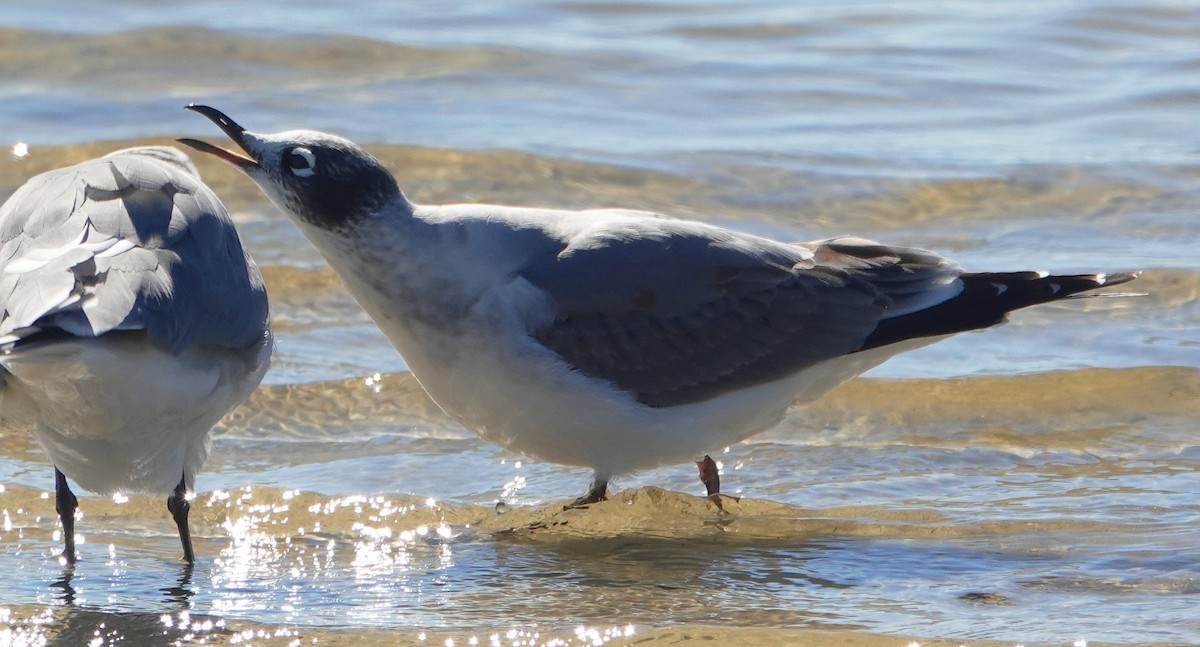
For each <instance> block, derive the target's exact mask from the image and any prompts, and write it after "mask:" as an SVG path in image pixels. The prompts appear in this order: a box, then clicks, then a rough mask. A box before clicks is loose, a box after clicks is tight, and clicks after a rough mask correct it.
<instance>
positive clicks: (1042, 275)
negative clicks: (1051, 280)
mask: <svg viewBox="0 0 1200 647" xmlns="http://www.w3.org/2000/svg"><path fill="white" fill-rule="evenodd" d="M1034 274H1037V277H1038V278H1039V279H1044V278H1046V277H1047V276H1050V273H1049V272H1047V271H1046V270H1038V271H1036V272H1034Z"/></svg>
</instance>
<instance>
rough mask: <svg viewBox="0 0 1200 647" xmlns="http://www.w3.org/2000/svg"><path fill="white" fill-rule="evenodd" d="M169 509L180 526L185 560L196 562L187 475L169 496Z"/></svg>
mask: <svg viewBox="0 0 1200 647" xmlns="http://www.w3.org/2000/svg"><path fill="white" fill-rule="evenodd" d="M167 509H168V510H170V511H171V516H172V517H174V518H175V525H176V526H177V527H178V528H179V541H180V542H182V543H183V561H185V562H187V563H188V564H189V565H191V564H195V563H196V554H195V553H193V552H192V533H191V531H190V530H188V512H190V511H191V509H192V504H191V502H190V501H188V500H187V477H186V476H185V477H183V478H181V479H179V485H176V486H175V492H174V493H172V494H171V496H169V497H167Z"/></svg>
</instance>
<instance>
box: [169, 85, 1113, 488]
mask: <svg viewBox="0 0 1200 647" xmlns="http://www.w3.org/2000/svg"><path fill="white" fill-rule="evenodd" d="M188 108H189V109H191V110H194V111H196V112H198V113H200V114H201V115H204V116H205V117H207V118H208V119H210V120H212V121H213V122H214V123H216V124H217V125H218V126H219V127H220V128H221V129H222V130H223V131H224V132H225V134H226V135H228V136H229V137H230V138H231V139H232V140H233V141H234V143H235V144H237V146H238V147H239V148H240V149H241V150H242V151H243V152H242V153H238V152H231V151H228V150H224V149H221V148H218V147H215V146H213V145H211V144H207V143H205V142H201V141H197V140H194V139H181V140H179V141H180V142H182V143H184V144H187V145H189V146H192V147H194V148H196V149H198V150H201V151H204V152H207V153H212V154H214V155H216V156H217V157H220V158H221V159H223V160H225V161H226V162H228V163H230V164H232V165H233V166H235V167H237V168H239V169H241V170H242V171H244V172H245V173H246V175H248V176H249V177H250V179H252V180H254V182H255V183H257V184H258V186H259V187H260V188H261V189H262V190H263V191H264V192H265V193H266V194H267V195H268V196H269V197H270V198H271V200H272V201H273V202H274V203H275V204H276V205H277V206H278V207H279V208H280V209H282V210H283V211H284V212H285V213H287V214H288V216H290V217H291V219H292V220H293V221H294V222H295V223H296V225H297V226H298V227H299V228H300V229H301V230H302V231H303V232H304V234H305V235H306V236H308V238H309V240H311V241H312V242H313V244H314V245H315V246H316V247H317V249H318V250H320V251H321V253H322V254H323V255H324V256H325V259H326V260H327V261H328V262H329V264H330V265H331V266H332V267H333V269H334V270H335V271H336V272H337V273H338V274H339V275H340V276H341V278H342V281H343V282H344V283H345V284H346V287H347V288H348V289H349V290H350V293H351V294H352V295H353V296H354V297H355V299H357V300H358V302H359V303H360V304H361V305H362V306H363V308H364V309H366V311H367V312H368V313H369V314H370V315H371V317H372V318H373V319H374V320H375V323H376V324H377V325H378V326H379V327H380V328H381V329H382V331H383V332H384V334H385V335H387V337H388V339H389V340H390V341H391V342H392V344H393V345H395V347H396V348H397V350H399V351H400V354H401V355H403V356H404V359H405V361H406V362H407V363H408V365H409V367H410V368H411V369H412V372H413V375H414V376H415V377H416V378H417V380H418V381H419V382H420V383H421V386H423V387H424V388H425V390H426V391H427V392H428V393H429V395H430V396H431V397H432V398H433V400H434V401H435V402H437V404H438V405H439V406H440V407H441V408H442V409H443V410H445V411H446V413H448V414H449V415H451V416H452V417H454V418H455V419H457V420H458V421H460V422H461V423H462V424H463V425H465V426H466V427H467V428H469V429H471V430H473V431H475V432H476V433H477V434H478V435H479V436H480V437H482V438H484V439H486V440H489V441H492V442H495V443H498V444H500V445H503V446H504V447H507V448H510V449H512V450H515V451H518V452H522V453H525V454H527V455H530V456H533V457H536V458H539V459H543V460H547V461H553V462H558V463H564V464H568V465H580V466H586V467H590V468H592V469H593V470H594V480H593V481H592V485H591V487H590V489H589V490H588V492H587V493H586V494H585V495H584V496H583V497H581V498H580V499H579V500H578V501H576V504H577V505H584V504H587V503H590V502H594V501H598V500H600V499H602V498H604V496H605V492H606V490H607V487H608V480H609V478H610V477H611V476H613V475H615V474H620V473H625V472H629V471H633V470H638V469H644V468H650V467H654V466H657V465H661V464H664V463H668V462H673V461H683V460H686V459H688V458H694V457H696V456H697V455H699V454H703V453H704V452H705V451H706V450H711V449H713V448H718V447H725V446H727V445H729V444H731V443H734V442H738V441H740V440H744V439H746V438H748V437H750V436H753V435H754V434H757V433H759V432H761V431H764V430H765V429H767V428H769V427H770V426H772V425H774V424H776V423H777V422H778V421H779V420H780V419H781V418H782V416H783V414H784V412H785V411H786V410H787V409H788V407H789V406H791V405H792V404H794V403H804V402H808V401H811V400H813V399H815V398H817V397H819V396H821V395H822V394H824V393H826V392H827V391H829V390H830V389H832V388H833V387H835V386H837V385H838V384H840V383H842V382H844V381H845V380H848V379H850V378H852V377H854V376H856V375H858V374H860V373H862V372H863V371H866V370H867V369H869V368H871V367H873V366H875V365H877V364H879V363H881V362H883V361H884V360H886V359H887V358H889V357H891V356H893V355H895V354H897V353H900V352H903V351H906V350H910V349H913V348H917V347H919V346H924V345H926V344H929V343H932V342H934V341H937V340H938V339H940V338H942V337H944V336H946V335H950V334H953V333H957V332H962V331H966V330H974V329H978V328H987V327H989V326H992V325H995V324H997V323H1000V322H1001V321H1003V320H1004V319H1005V315H1006V314H1007V313H1008V312H1009V311H1011V310H1015V309H1017V308H1022V307H1025V306H1029V305H1034V304H1038V303H1045V302H1047V301H1054V300H1057V299H1062V298H1066V297H1069V296H1071V295H1073V294H1076V293H1079V292H1083V291H1087V290H1092V289H1095V288H1099V287H1102V286H1105V285H1115V284H1118V283H1124V282H1126V281H1129V280H1132V279H1133V278H1134V277H1135V274H1130V273H1121V274H1085V275H1075V276H1050V275H1048V274H1046V273H1044V272H1012V273H964V272H963V271H962V270H961V269H960V268H959V267H958V265H956V264H955V263H953V262H952V261H950V260H947V259H945V258H943V257H941V256H939V255H937V254H935V253H933V252H928V251H924V250H920V249H912V248H905V247H893V246H889V245H883V244H880V243H876V242H872V241H868V240H862V239H858V238H832V239H829V240H822V241H817V242H811V243H801V244H787V243H782V242H776V241H774V240H769V239H766V238H761V237H758V236H751V235H748V234H743V233H738V232H735V231H730V230H727V229H722V228H719V227H714V226H711V225H706V224H702V223H698V222H688V221H683V220H675V219H671V218H668V217H664V216H662V215H659V214H653V213H646V212H640V211H628V210H618V209H605V210H589V211H556V210H548V209H532V208H516V207H501V206H492V205H482V204H471V205H447V206H426V205H416V204H413V203H411V202H410V201H409V200H408V199H407V198H406V197H405V196H404V194H403V193H402V192H401V191H400V189H399V187H398V186H397V184H396V180H395V179H394V178H393V177H392V175H391V173H389V172H388V171H387V169H385V168H384V167H383V165H382V164H380V162H379V161H378V160H376V159H375V158H374V157H372V156H371V155H370V154H369V153H367V152H366V151H364V150H363V149H362V148H360V147H359V146H357V145H355V144H354V143H353V142H350V141H347V140H345V139H343V138H341V137H337V136H334V135H329V134H325V133H320V132H313V131H306V130H294V131H288V132H282V133H277V134H270V135H264V134H254V133H251V132H247V131H246V130H245V129H243V128H242V127H241V126H239V125H238V124H237V123H235V122H234V121H233V120H232V119H230V118H229V117H227V116H225V115H224V114H222V113H221V112H220V111H218V110H215V109H213V108H211V107H208V106H198V105H192V106H188Z"/></svg>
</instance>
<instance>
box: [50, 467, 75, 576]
mask: <svg viewBox="0 0 1200 647" xmlns="http://www.w3.org/2000/svg"><path fill="white" fill-rule="evenodd" d="M78 507H79V499H77V498H75V494H74V493H73V492H71V488H70V486H68V485H67V477H66V476H63V473H62V472H60V471H59V470H58V468H57V467H55V468H54V509H55V510H57V511H58V520H59V521H61V522H62V530H63V543H64V544H66V546H65V548H64V549H63V554H62V556H63V559H65V560H67V564H68V565H74V564H75V509H76V508H78Z"/></svg>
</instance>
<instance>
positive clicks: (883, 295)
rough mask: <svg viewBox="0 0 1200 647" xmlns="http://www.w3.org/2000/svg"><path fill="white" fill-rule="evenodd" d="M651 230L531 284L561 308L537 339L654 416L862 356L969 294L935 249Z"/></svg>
mask: <svg viewBox="0 0 1200 647" xmlns="http://www.w3.org/2000/svg"><path fill="white" fill-rule="evenodd" d="M643 224H644V227H645V229H644V230H642V231H637V230H636V228H634V229H631V228H630V227H628V225H626V224H623V225H622V226H620V227H614V228H613V229H611V230H608V231H605V230H604V229H603V228H599V229H598V230H594V231H590V232H588V233H587V234H586V235H581V236H579V237H577V238H576V239H575V240H572V241H570V244H569V245H568V246H567V247H566V248H565V249H563V250H562V252H561V253H559V254H558V255H556V256H554V257H552V258H542V259H540V260H539V261H537V262H535V263H534V264H532V265H531V266H530V267H528V268H527V269H526V270H525V271H524V272H523V273H522V274H523V276H524V277H525V278H526V279H528V280H529V281H530V282H532V283H533V284H534V285H537V286H538V287H540V288H542V289H543V290H546V292H547V293H548V294H549V295H550V296H551V298H552V299H553V302H554V304H555V306H556V308H557V317H556V318H555V320H554V321H553V323H551V324H550V325H548V326H546V327H544V328H542V329H541V330H538V331H535V336H536V337H537V339H538V340H539V341H541V343H543V344H544V345H545V346H547V347H548V348H550V349H552V350H554V351H555V352H557V353H558V354H559V355H561V356H562V357H563V358H564V359H565V360H566V361H568V362H569V363H570V364H571V365H572V366H573V367H574V368H576V369H577V370H579V371H580V372H582V373H584V374H586V375H589V376H592V377H596V378H600V379H605V380H609V381H611V382H613V383H614V384H616V385H617V386H619V387H620V388H622V389H624V390H626V391H629V392H631V393H632V394H634V396H635V397H636V398H637V399H638V401H640V402H642V403H643V404H646V405H649V406H654V407H666V406H675V405H681V404H688V403H693V402H699V401H703V400H706V399H709V398H712V397H715V396H718V395H720V394H722V393H725V392H728V391H732V390H736V389H740V388H745V387H748V386H753V385H756V384H761V383H765V382H769V381H773V380H777V379H780V378H783V377H786V376H788V375H791V374H794V373H796V372H797V371H799V370H801V369H803V368H805V367H807V366H812V365H814V364H816V363H818V362H821V361H823V360H827V359H831V358H834V357H838V356H841V355H845V354H848V353H852V352H855V351H857V350H860V349H862V348H863V346H864V343H865V341H866V340H867V339H868V338H869V337H870V335H871V333H872V332H873V331H874V330H875V328H876V327H877V326H878V325H879V322H880V321H881V320H884V319H885V318H889V317H894V316H898V315H902V314H906V313H909V312H913V311H916V310H919V309H921V308H925V307H928V306H929V305H932V304H935V303H939V302H941V301H944V300H946V299H950V298H952V297H954V296H955V295H956V294H957V293H958V292H959V291H960V290H961V285H960V284H959V282H958V281H957V276H958V274H959V270H958V267H957V266H955V265H954V264H953V263H951V262H949V261H947V260H945V259H943V258H942V257H940V256H938V255H936V254H933V253H931V252H925V251H922V250H915V249H908V248H899V247H890V246H885V245H880V244H878V243H874V242H871V241H865V240H859V239H850V238H842V239H831V240H828V241H820V242H816V243H806V244H803V245H785V244H781V243H775V242H773V241H769V240H765V239H761V238H756V237H752V236H745V235H739V234H734V233H730V232H726V231H723V230H718V229H715V228H709V227H704V226H698V225H696V224H695V223H686V222H678V221H647V222H646V223H643Z"/></svg>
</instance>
